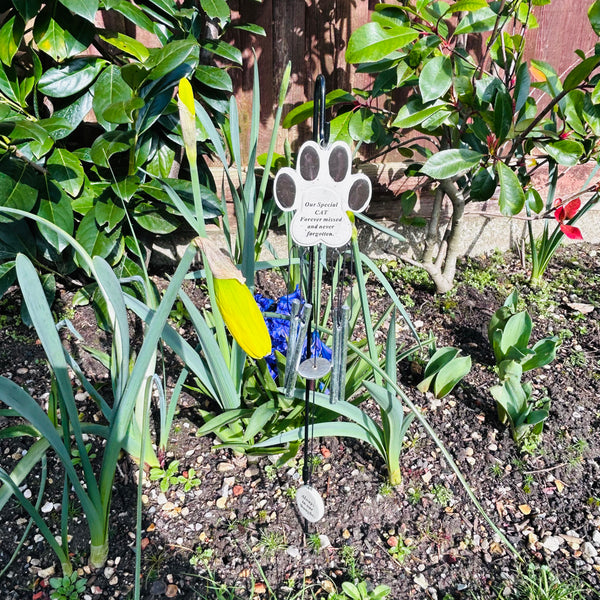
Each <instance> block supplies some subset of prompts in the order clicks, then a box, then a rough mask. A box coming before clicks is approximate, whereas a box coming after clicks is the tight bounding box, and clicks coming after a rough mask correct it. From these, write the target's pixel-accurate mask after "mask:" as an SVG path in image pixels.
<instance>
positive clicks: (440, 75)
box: [419, 56, 452, 102]
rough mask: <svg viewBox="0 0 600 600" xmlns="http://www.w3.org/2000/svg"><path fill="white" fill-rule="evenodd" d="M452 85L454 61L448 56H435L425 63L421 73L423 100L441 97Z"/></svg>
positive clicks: (420, 87) (420, 85)
mask: <svg viewBox="0 0 600 600" xmlns="http://www.w3.org/2000/svg"><path fill="white" fill-rule="evenodd" d="M451 85H452V61H451V60H450V57H448V56H434V57H433V58H432V59H431V60H429V61H428V62H426V63H425V66H424V67H423V70H422V71H421V74H420V75H419V89H420V90H421V97H422V98H423V102H431V101H432V100H437V99H438V98H441V97H442V96H443V95H444V94H445V93H446V92H447V91H448V90H449V89H450V86H451Z"/></svg>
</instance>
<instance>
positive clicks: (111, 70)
mask: <svg viewBox="0 0 600 600" xmlns="http://www.w3.org/2000/svg"><path fill="white" fill-rule="evenodd" d="M132 97H133V91H132V89H131V88H130V87H129V86H128V85H127V83H125V81H124V80H123V78H122V77H121V70H120V69H119V68H118V67H116V66H115V65H110V66H109V67H107V68H106V69H104V71H102V73H101V74H100V76H99V77H98V80H97V81H96V83H95V84H94V101H93V103H92V107H93V109H94V114H95V115H96V120H97V121H98V123H99V124H100V125H102V127H104V129H106V130H107V131H112V130H113V129H115V128H116V125H115V123H114V122H111V121H109V120H108V119H107V118H106V117H105V116H104V111H106V109H108V107H109V106H112V105H115V104H117V103H119V102H123V103H126V102H128V101H130V100H131V98H132ZM109 116H111V115H109Z"/></svg>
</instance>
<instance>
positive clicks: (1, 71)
mask: <svg viewBox="0 0 600 600" xmlns="http://www.w3.org/2000/svg"><path fill="white" fill-rule="evenodd" d="M0 92H1V93H3V94H4V95H5V96H6V97H7V98H8V99H9V100H12V101H13V102H14V103H15V104H19V105H21V106H26V102H25V99H24V98H22V97H21V90H20V88H19V83H18V80H17V75H16V72H15V70H14V69H13V68H12V67H5V66H4V65H3V64H2V62H0Z"/></svg>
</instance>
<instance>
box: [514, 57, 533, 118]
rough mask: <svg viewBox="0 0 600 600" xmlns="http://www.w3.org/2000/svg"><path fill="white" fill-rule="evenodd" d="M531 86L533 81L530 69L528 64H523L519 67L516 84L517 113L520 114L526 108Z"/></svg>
mask: <svg viewBox="0 0 600 600" xmlns="http://www.w3.org/2000/svg"><path fill="white" fill-rule="evenodd" d="M530 84H531V79H530V77H529V68H528V66H527V63H522V64H520V65H519V68H518V70H517V78H516V82H515V90H514V93H513V96H514V99H515V113H518V112H519V111H520V110H521V109H522V108H523V106H525V102H526V101H527V98H528V97H529V87H530Z"/></svg>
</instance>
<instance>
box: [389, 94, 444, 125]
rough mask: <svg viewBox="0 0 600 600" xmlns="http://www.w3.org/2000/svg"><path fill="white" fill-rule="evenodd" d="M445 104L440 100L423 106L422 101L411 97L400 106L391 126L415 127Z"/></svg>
mask: <svg viewBox="0 0 600 600" xmlns="http://www.w3.org/2000/svg"><path fill="white" fill-rule="evenodd" d="M446 106H447V105H446V104H444V103H443V102H440V103H439V104H435V105H434V106H428V107H427V108H423V104H422V102H420V101H419V100H418V99H416V98H415V99H414V100H413V99H411V100H409V101H408V102H407V103H406V104H405V105H404V106H402V107H401V108H400V110H399V111H398V115H397V116H396V118H395V119H394V121H393V122H392V126H393V127H402V128H409V127H416V126H417V125H420V124H421V123H423V121H425V120H426V119H428V118H429V117H431V116H432V115H434V114H436V113H437V112H439V111H440V110H442V109H444V108H445V107H446Z"/></svg>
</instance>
